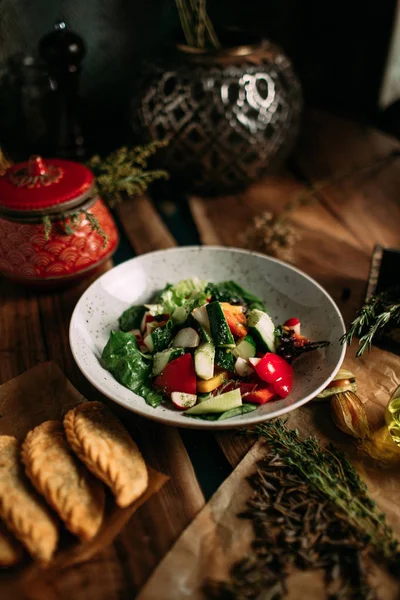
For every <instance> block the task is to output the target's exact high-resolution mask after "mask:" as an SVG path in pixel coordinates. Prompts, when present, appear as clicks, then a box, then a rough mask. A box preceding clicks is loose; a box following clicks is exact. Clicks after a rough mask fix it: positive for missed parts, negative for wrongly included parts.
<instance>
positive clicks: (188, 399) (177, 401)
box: [171, 392, 197, 410]
mask: <svg viewBox="0 0 400 600" xmlns="http://www.w3.org/2000/svg"><path fill="white" fill-rule="evenodd" d="M171 400H172V403H173V404H174V406H176V407H177V408H179V409H180V410H185V409H186V408H191V407H192V406H194V405H195V404H196V401H197V396H196V395H195V394H184V393H183V392H172V394H171Z"/></svg>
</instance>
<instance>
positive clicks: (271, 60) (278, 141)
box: [132, 44, 302, 193]
mask: <svg viewBox="0 0 400 600" xmlns="http://www.w3.org/2000/svg"><path fill="white" fill-rule="evenodd" d="M301 109H302V94H301V88H300V84H299V82H298V80H297V78H296V76H295V74H294V71H293V68H292V65H291V63H290V61H289V59H288V58H287V57H286V56H285V55H284V54H283V53H282V52H281V51H280V50H279V49H278V48H277V47H275V46H273V45H272V44H267V45H266V46H265V47H264V49H263V51H262V52H258V53H257V54H256V56H255V57H252V56H250V57H246V58H239V59H238V58H236V59H235V61H234V64H226V63H224V62H223V61H222V62H220V63H215V64H210V65H208V64H202V63H196V62H193V60H191V58H190V57H188V58H187V60H186V61H183V62H182V61H181V63H179V64H177V65H175V67H174V68H167V69H166V70H162V69H161V68H160V67H156V66H154V67H153V72H152V75H151V77H150V80H149V79H148V80H147V84H146V86H144V87H143V90H142V93H141V94H139V99H136V100H135V101H134V103H133V114H132V117H133V125H134V129H135V130H136V132H137V133H139V134H141V137H142V138H143V139H146V140H148V139H151V140H168V141H169V144H168V147H167V148H166V150H165V151H164V153H163V166H164V167H165V168H166V169H167V170H168V171H169V172H170V173H171V175H173V176H176V177H179V178H180V179H183V180H185V181H187V182H190V183H189V185H190V188H191V189H193V190H195V191H201V192H206V193H207V192H215V191H226V190H231V189H238V188H240V187H243V186H245V185H247V184H248V183H250V182H252V181H254V180H256V179H258V178H260V177H262V176H264V175H265V174H267V173H270V172H272V171H274V170H276V168H277V167H278V166H279V165H280V164H281V163H282V162H283V160H284V159H285V158H286V157H287V155H288V153H289V152H290V151H291V149H292V146H293V144H294V142H295V139H296V136H297V133H298V129H299V121H300V115H301Z"/></svg>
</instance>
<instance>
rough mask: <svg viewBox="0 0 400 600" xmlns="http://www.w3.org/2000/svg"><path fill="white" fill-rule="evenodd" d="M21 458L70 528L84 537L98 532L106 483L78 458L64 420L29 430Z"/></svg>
mask: <svg viewBox="0 0 400 600" xmlns="http://www.w3.org/2000/svg"><path fill="white" fill-rule="evenodd" d="M21 458H22V462H23V463H24V465H25V471H26V474H27V475H28V477H29V479H30V480H31V482H32V483H33V485H34V486H35V488H36V489H37V491H38V492H39V493H40V494H42V495H43V496H44V497H45V499H46V500H47V502H48V503H49V504H50V506H51V507H52V508H54V510H55V511H56V513H57V514H58V515H59V517H60V518H61V519H62V521H63V522H64V523H65V526H66V527H67V529H68V530H69V531H70V532H71V533H73V534H75V535H76V536H78V537H79V538H80V539H82V540H90V539H91V538H92V537H93V536H95V535H96V533H97V531H98V530H99V527H100V525H101V522H102V520H103V513H104V502H105V492H104V487H103V484H102V483H101V481H99V480H98V479H96V478H95V477H94V476H93V475H92V474H91V473H90V472H89V471H88V469H87V468H86V467H85V465H84V464H82V463H81V462H80V461H79V460H78V459H77V458H76V456H75V454H74V453H73V452H72V450H71V448H70V447H69V445H68V442H67V438H66V436H65V431H64V427H63V426H62V424H61V423H59V422H58V421H45V422H44V423H42V424H41V425H38V427H35V429H33V430H32V431H30V432H29V433H28V435H27V436H26V438H25V441H24V442H23V444H22V452H21Z"/></svg>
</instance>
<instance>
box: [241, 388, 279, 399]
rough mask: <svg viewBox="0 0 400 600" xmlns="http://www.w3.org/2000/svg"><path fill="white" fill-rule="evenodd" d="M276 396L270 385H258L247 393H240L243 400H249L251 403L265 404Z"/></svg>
mask: <svg viewBox="0 0 400 600" xmlns="http://www.w3.org/2000/svg"><path fill="white" fill-rule="evenodd" d="M274 396H276V392H275V390H274V389H273V387H272V385H265V384H264V385H258V386H257V387H256V389H255V390H254V391H252V392H248V393H247V394H242V400H243V402H251V403H252V404H265V403H266V402H269V401H270V400H272V398H273V397H274Z"/></svg>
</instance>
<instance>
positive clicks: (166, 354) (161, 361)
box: [152, 348, 185, 377]
mask: <svg viewBox="0 0 400 600" xmlns="http://www.w3.org/2000/svg"><path fill="white" fill-rule="evenodd" d="M183 354H185V350H184V348H167V349H166V350H162V351H161V352H157V353H156V354H155V355H154V357H153V371H152V376H153V377H157V375H159V374H160V373H162V372H163V371H164V369H165V367H166V366H167V364H168V363H169V362H171V360H174V359H175V358H178V357H179V356H182V355H183Z"/></svg>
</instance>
